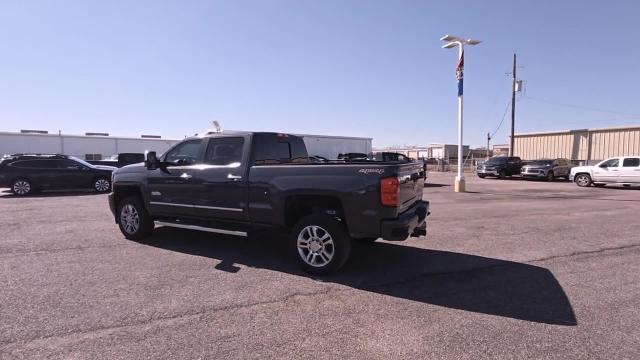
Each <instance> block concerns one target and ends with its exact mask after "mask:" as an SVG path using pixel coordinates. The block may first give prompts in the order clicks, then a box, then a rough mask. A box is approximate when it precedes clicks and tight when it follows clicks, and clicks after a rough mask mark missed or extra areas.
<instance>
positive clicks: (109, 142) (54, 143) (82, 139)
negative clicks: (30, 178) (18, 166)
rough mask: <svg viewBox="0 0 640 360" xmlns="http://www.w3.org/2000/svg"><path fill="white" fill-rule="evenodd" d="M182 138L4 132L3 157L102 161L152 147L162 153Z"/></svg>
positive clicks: (0, 140) (0, 143)
mask: <svg viewBox="0 0 640 360" xmlns="http://www.w3.org/2000/svg"><path fill="white" fill-rule="evenodd" d="M178 141H179V140H167V139H161V138H160V137H159V136H154V135H142V136H141V137H139V138H134V137H116V136H109V134H103V133H96V134H92V133H87V134H86V135H66V134H48V133H47V132H46V131H31V130H23V131H22V132H19V133H16V132H0V156H1V155H2V154H16V153H32V154H66V155H73V156H76V157H78V158H81V159H86V160H101V159H105V158H108V157H110V156H112V155H116V154H119V153H127V152H133V153H141V152H144V151H145V150H149V151H156V152H158V153H162V152H164V151H165V150H167V149H168V148H169V147H171V146H172V145H173V144H175V143H177V142H178Z"/></svg>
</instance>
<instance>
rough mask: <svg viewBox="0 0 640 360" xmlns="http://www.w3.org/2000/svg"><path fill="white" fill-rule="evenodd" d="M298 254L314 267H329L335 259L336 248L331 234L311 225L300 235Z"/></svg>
mask: <svg viewBox="0 0 640 360" xmlns="http://www.w3.org/2000/svg"><path fill="white" fill-rule="evenodd" d="M297 245H298V254H300V257H301V258H302V260H304V262H306V263H307V264H309V265H311V266H314V267H322V266H325V265H327V264H328V263H330V262H331V260H332V259H333V255H334V254H335V246H334V244H333V238H332V237H331V235H330V234H329V232H328V231H327V230H325V229H323V228H321V227H320V226H316V225H309V226H307V227H305V228H304V229H302V230H301V231H300V233H299V234H298V242H297Z"/></svg>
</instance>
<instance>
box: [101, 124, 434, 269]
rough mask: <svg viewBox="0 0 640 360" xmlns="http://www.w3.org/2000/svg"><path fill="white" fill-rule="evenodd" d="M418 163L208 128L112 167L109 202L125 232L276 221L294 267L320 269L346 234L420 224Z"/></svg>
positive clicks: (332, 263)
mask: <svg viewBox="0 0 640 360" xmlns="http://www.w3.org/2000/svg"><path fill="white" fill-rule="evenodd" d="M422 172H423V167H422V164H421V163H415V162H400V161H398V162H394V161H390V162H377V161H371V160H364V161H354V162H344V161H325V162H313V161H311V160H310V158H309V156H308V154H307V150H306V147H305V145H304V142H303V140H302V138H300V137H297V136H293V135H287V134H277V133H260V132H253V133H250V132H225V133H213V134H207V135H205V136H200V137H193V138H188V139H185V140H184V141H182V142H180V143H178V144H176V145H175V146H173V147H172V148H170V149H169V150H168V151H167V152H166V153H165V154H164V155H163V156H161V157H160V158H157V157H156V154H155V153H153V152H151V153H148V154H147V157H146V160H145V162H144V164H135V165H129V166H125V167H123V168H120V169H118V170H116V171H114V172H113V179H112V188H113V192H112V193H111V194H110V195H109V205H110V207H111V211H112V212H113V214H114V216H115V221H116V223H117V224H118V225H119V227H120V230H121V231H122V233H123V234H124V236H125V237H126V238H128V239H132V240H141V239H143V238H146V237H148V236H150V235H151V234H152V231H153V228H154V226H172V227H178V228H185V229H193V230H201V231H209V232H213V233H220V234H229V235H237V236H247V234H248V233H249V232H250V231H252V230H256V229H260V228H278V229H285V230H286V231H287V232H288V233H289V234H290V240H289V245H290V246H289V247H288V248H289V249H290V251H291V254H292V255H293V256H294V257H295V258H296V259H297V261H298V263H299V264H300V265H301V266H302V268H303V269H305V270H306V271H308V272H311V273H315V274H326V273H329V272H332V271H335V270H337V269H339V268H340V267H341V266H342V265H343V264H344V263H345V262H346V260H347V258H348V257H349V253H350V250H351V241H352V239H354V240H362V241H374V240H376V239H378V238H383V239H385V240H395V241H400V240H405V239H407V238H408V237H410V236H414V237H415V236H421V235H425V234H426V217H427V215H428V212H429V211H428V210H429V203H428V202H427V201H423V200H422V190H423V184H424V178H423V176H424V174H423V173H422Z"/></svg>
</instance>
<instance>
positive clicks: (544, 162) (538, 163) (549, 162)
mask: <svg viewBox="0 0 640 360" xmlns="http://www.w3.org/2000/svg"><path fill="white" fill-rule="evenodd" d="M552 164H553V160H536V161H532V162H530V163H529V165H533V166H545V165H552Z"/></svg>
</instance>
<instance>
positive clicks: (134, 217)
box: [117, 196, 154, 240]
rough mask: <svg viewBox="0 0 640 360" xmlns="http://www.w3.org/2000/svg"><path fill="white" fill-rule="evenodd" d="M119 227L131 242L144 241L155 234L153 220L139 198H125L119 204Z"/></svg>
mask: <svg viewBox="0 0 640 360" xmlns="http://www.w3.org/2000/svg"><path fill="white" fill-rule="evenodd" d="M117 214H118V215H117V216H118V226H119V227H120V231H121V232H122V234H123V235H124V237H126V238H127V239H129V240H142V239H144V238H146V237H148V236H149V235H151V233H152V232H153V226H154V224H153V219H151V217H150V216H149V214H148V213H147V210H146V209H145V208H144V205H142V201H141V200H140V198H139V197H137V196H130V197H127V198H124V199H123V200H122V201H120V203H119V204H118V213H117Z"/></svg>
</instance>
